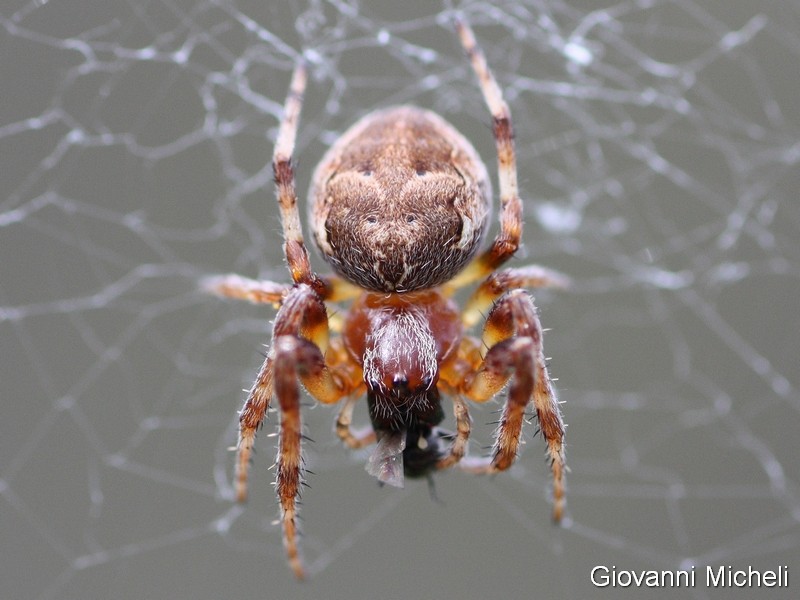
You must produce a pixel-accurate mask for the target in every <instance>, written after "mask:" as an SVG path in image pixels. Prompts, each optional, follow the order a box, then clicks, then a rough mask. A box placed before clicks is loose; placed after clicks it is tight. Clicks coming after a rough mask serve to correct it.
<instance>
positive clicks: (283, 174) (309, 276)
mask: <svg viewBox="0 0 800 600" xmlns="http://www.w3.org/2000/svg"><path fill="white" fill-rule="evenodd" d="M306 80H307V73H306V65H305V63H304V62H300V63H299V64H298V65H297V67H295V70H294V73H293V75H292V81H291V83H290V84H289V94H288V96H287V97H286V104H285V106H284V109H283V120H282V121H281V124H280V128H279V129H278V139H277V141H276V142H275V150H274V153H273V155H272V171H273V173H274V175H275V187H276V191H277V195H278V205H279V207H280V211H281V224H282V226H283V237H284V244H283V251H284V254H285V255H286V262H287V263H288V265H289V271H290V272H291V274H292V280H293V281H294V282H295V283H307V284H309V285H311V286H312V287H313V288H314V289H315V290H317V292H318V293H320V295H323V296H324V295H325V293H324V288H325V284H324V282H323V281H321V280H320V279H319V277H317V275H316V274H315V273H314V272H313V271H312V270H311V262H310V260H309V257H308V249H307V248H306V245H305V242H304V241H303V230H302V227H301V225H300V212H299V210H298V208H297V191H296V187H295V179H294V166H293V165H292V153H293V152H294V146H295V141H296V139H297V126H298V123H299V121H300V110H301V108H302V107H303V93H304V92H305V89H306Z"/></svg>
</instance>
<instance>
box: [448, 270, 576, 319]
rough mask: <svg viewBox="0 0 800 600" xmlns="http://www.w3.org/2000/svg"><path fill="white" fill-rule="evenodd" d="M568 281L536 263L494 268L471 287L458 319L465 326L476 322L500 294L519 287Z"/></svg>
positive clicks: (555, 285)
mask: <svg viewBox="0 0 800 600" xmlns="http://www.w3.org/2000/svg"><path fill="white" fill-rule="evenodd" d="M569 284H570V279H569V277H567V276H566V275H564V274H562V273H559V272H558V271H555V270H553V269H548V268H546V267H542V266H539V265H528V266H525V267H518V268H513V269H505V270H503V271H496V272H494V273H492V274H491V275H489V276H488V277H487V278H486V279H484V280H483V282H481V284H480V285H479V286H478V287H477V288H476V289H475V291H474V292H473V293H472V295H471V296H470V298H469V300H467V302H466V304H465V305H464V310H463V312H462V316H461V322H462V323H463V324H464V327H465V328H466V329H470V328H472V327H474V326H475V325H477V324H478V322H479V321H480V320H481V319H482V318H483V316H484V315H485V314H486V313H487V311H488V310H489V309H490V308H491V306H492V304H493V303H494V302H495V300H497V299H498V298H499V297H500V296H502V295H503V294H505V293H506V292H508V291H510V290H513V289H520V288H525V289H528V288H559V289H564V288H566V287H568V286H569Z"/></svg>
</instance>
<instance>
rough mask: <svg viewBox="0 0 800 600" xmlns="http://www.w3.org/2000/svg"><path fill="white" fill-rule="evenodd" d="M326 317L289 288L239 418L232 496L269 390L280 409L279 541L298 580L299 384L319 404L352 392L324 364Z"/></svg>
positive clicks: (242, 486)
mask: <svg viewBox="0 0 800 600" xmlns="http://www.w3.org/2000/svg"><path fill="white" fill-rule="evenodd" d="M327 346H328V319H327V314H326V310H325V304H324V302H323V301H322V299H321V298H320V297H319V296H318V295H317V294H316V292H315V291H314V290H313V289H312V288H311V287H310V286H309V285H306V284H300V285H297V286H296V287H294V288H292V289H291V291H290V292H289V293H288V294H287V295H286V296H285V297H284V299H283V304H282V305H281V308H280V310H279V311H278V314H277V316H276V318H275V324H274V327H273V339H272V346H271V348H270V351H269V353H268V354H267V358H266V359H265V361H264V364H263V365H262V367H261V369H260V371H259V373H258V376H257V378H256V381H255V383H254V384H253V387H252V389H251V390H250V393H249V395H248V397H247V400H246V401H245V404H244V408H243V409H242V412H241V414H240V417H239V445H238V456H237V460H236V469H237V473H236V495H237V499H238V500H240V501H242V500H244V499H246V497H247V468H248V466H249V463H250V458H251V455H252V448H253V443H254V441H255V434H256V431H257V429H258V427H259V426H260V425H261V423H262V422H263V420H264V417H265V416H266V411H267V409H268V408H269V402H270V399H271V397H272V394H273V392H274V393H275V396H276V397H277V400H278V404H279V405H280V409H281V419H280V442H279V446H278V459H277V463H276V464H277V475H276V491H277V494H278V500H279V502H280V505H281V521H282V524H283V539H284V546H285V547H286V553H287V555H288V558H289V563H290V566H291V568H292V570H293V571H294V573H295V575H296V576H297V577H298V578H302V577H303V566H302V562H301V560H300V555H299V550H298V546H297V521H296V516H297V497H298V494H299V491H300V485H301V483H302V456H301V440H302V430H301V428H302V423H301V418H300V386H299V384H298V380H299V381H300V382H302V384H303V386H304V387H305V388H306V389H307V390H308V392H309V393H310V394H311V395H312V396H313V397H314V398H316V399H317V400H318V401H320V402H323V403H333V402H337V401H338V400H340V399H341V398H342V397H343V396H345V395H347V394H348V393H350V391H351V389H350V388H351V387H352V386H351V385H350V383H349V380H348V379H347V378H346V377H342V376H340V375H339V374H338V373H337V372H336V370H335V369H333V368H329V367H328V365H327V364H326V362H325V356H324V354H323V353H324V352H325V350H326V348H327Z"/></svg>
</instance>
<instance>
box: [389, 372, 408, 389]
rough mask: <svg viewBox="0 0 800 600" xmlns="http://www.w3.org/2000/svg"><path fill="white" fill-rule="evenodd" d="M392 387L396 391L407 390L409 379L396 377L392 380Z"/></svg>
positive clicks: (400, 376)
mask: <svg viewBox="0 0 800 600" xmlns="http://www.w3.org/2000/svg"><path fill="white" fill-rule="evenodd" d="M392 387H393V388H394V389H400V390H405V389H406V388H408V377H406V376H405V375H399V374H398V375H395V376H394V377H393V378H392Z"/></svg>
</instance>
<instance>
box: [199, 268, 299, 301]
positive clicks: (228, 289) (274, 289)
mask: <svg viewBox="0 0 800 600" xmlns="http://www.w3.org/2000/svg"><path fill="white" fill-rule="evenodd" d="M200 285H201V287H202V288H203V290H205V291H206V292H209V293H211V294H214V295H216V296H221V297H223V298H233V299H235V300H246V301H247V302H251V303H253V304H272V305H273V306H275V308H277V307H278V306H279V305H280V303H281V301H282V300H283V297H284V296H285V295H286V294H288V293H289V290H291V289H292V284H291V283H276V282H274V281H265V280H256V279H248V278H247V277H241V276H239V275H233V274H231V275H215V276H212V277H205V278H204V279H202V280H201V281H200Z"/></svg>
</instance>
